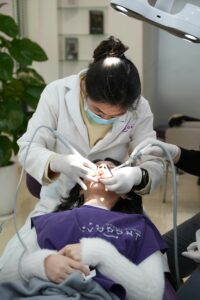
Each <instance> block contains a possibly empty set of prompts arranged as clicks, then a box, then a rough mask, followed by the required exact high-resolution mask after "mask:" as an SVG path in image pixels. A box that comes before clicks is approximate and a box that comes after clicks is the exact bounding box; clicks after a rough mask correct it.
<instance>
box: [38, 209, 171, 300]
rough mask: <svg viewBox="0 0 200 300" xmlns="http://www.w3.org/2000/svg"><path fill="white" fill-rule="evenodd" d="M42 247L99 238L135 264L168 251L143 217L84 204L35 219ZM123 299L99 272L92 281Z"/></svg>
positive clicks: (53, 246) (53, 247)
mask: <svg viewBox="0 0 200 300" xmlns="http://www.w3.org/2000/svg"><path fill="white" fill-rule="evenodd" d="M32 224H33V225H34V226H35V228H36V232H37V237H38V243H39V246H40V247H41V248H46V249H55V250H60V249H61V248H63V247H64V246H66V245H68V244H74V243H78V242H79V241H80V239H81V238H83V237H86V238H87V237H88V238H92V237H99V238H102V239H104V240H107V241H109V242H110V243H112V244H113V245H114V246H115V247H116V248H117V249H118V251H119V252H120V253H121V254H123V255H124V256H126V257H127V258H128V259H129V260H130V261H132V262H133V263H135V264H136V265H137V264H139V263H140V262H142V261H143V260H144V259H145V258H147V257H148V256H150V255H151V254H153V253H154V252H155V251H158V250H161V251H162V250H164V249H166V244H165V242H164V241H163V239H162V237H161V235H160V233H159V231H158V230H157V228H156V227H155V226H154V224H153V223H152V222H151V221H150V220H149V219H148V218H147V217H146V216H144V215H141V214H126V213H121V212H114V211H109V210H105V209H102V208H98V207H94V206H89V205H84V206H81V207H79V208H74V209H72V210H68V211H63V212H53V213H49V214H45V215H42V216H37V217H34V218H32ZM93 279H94V280H96V281H97V282H99V283H100V284H101V285H102V286H103V287H104V288H105V289H107V290H110V291H112V292H114V293H115V294H117V295H118V297H119V298H120V299H123V298H124V296H122V290H120V287H119V285H116V284H114V283H113V281H111V280H110V279H108V278H106V277H105V276H103V275H102V274H100V273H99V272H97V276H96V277H95V278H93Z"/></svg>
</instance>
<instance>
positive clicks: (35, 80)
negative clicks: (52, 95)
mask: <svg viewBox="0 0 200 300" xmlns="http://www.w3.org/2000/svg"><path fill="white" fill-rule="evenodd" d="M16 76H17V78H19V79H21V80H22V81H23V82H24V83H25V84H27V85H41V84H45V81H44V78H43V77H42V76H41V75H40V74H38V73H37V72H36V71H35V70H34V69H32V68H20V69H18V70H17V72H16Z"/></svg>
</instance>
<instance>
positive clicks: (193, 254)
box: [182, 242, 200, 263]
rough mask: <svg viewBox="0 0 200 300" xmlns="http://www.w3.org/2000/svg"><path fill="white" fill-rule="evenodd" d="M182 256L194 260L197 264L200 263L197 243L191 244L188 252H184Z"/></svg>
mask: <svg viewBox="0 0 200 300" xmlns="http://www.w3.org/2000/svg"><path fill="white" fill-rule="evenodd" d="M182 255H183V256H185V257H187V258H190V259H192V260H194V261H195V262H197V263H200V252H199V250H198V247H197V242H193V243H191V244H190V245H189V246H188V247H187V251H184V252H182Z"/></svg>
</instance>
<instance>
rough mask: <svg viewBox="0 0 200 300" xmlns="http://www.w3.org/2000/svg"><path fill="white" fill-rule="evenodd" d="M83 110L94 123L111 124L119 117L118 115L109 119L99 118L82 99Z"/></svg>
mask: <svg viewBox="0 0 200 300" xmlns="http://www.w3.org/2000/svg"><path fill="white" fill-rule="evenodd" d="M84 110H85V112H86V114H87V116H88V118H89V119H90V120H91V121H93V122H94V123H96V124H100V125H112V124H113V123H115V122H116V121H117V120H118V119H119V117H116V118H111V119H109V120H106V119H103V118H101V117H100V116H98V115H96V114H95V113H94V112H93V111H91V110H90V109H89V108H88V105H87V103H86V101H84Z"/></svg>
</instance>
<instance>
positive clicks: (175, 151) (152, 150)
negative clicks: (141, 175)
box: [133, 138, 181, 162]
mask: <svg viewBox="0 0 200 300" xmlns="http://www.w3.org/2000/svg"><path fill="white" fill-rule="evenodd" d="M154 143H157V144H159V145H161V146H163V147H164V148H166V149H167V150H168V152H169V153H170V155H171V157H172V159H173V161H175V162H177V161H178V159H179V157H180V153H181V149H180V148H179V147H178V146H176V145H173V144H167V143H164V142H161V141H159V140H157V139H153V138H147V139H146V140H144V141H143V142H141V143H140V144H139V145H138V146H137V147H135V149H134V151H133V154H136V153H137V152H138V151H140V149H141V150H142V148H144V147H145V146H147V145H148V144H154ZM142 154H147V155H154V156H158V157H166V155H165V153H164V151H163V150H162V148H161V147H159V146H152V147H151V146H150V147H147V148H146V149H143V150H142Z"/></svg>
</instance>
